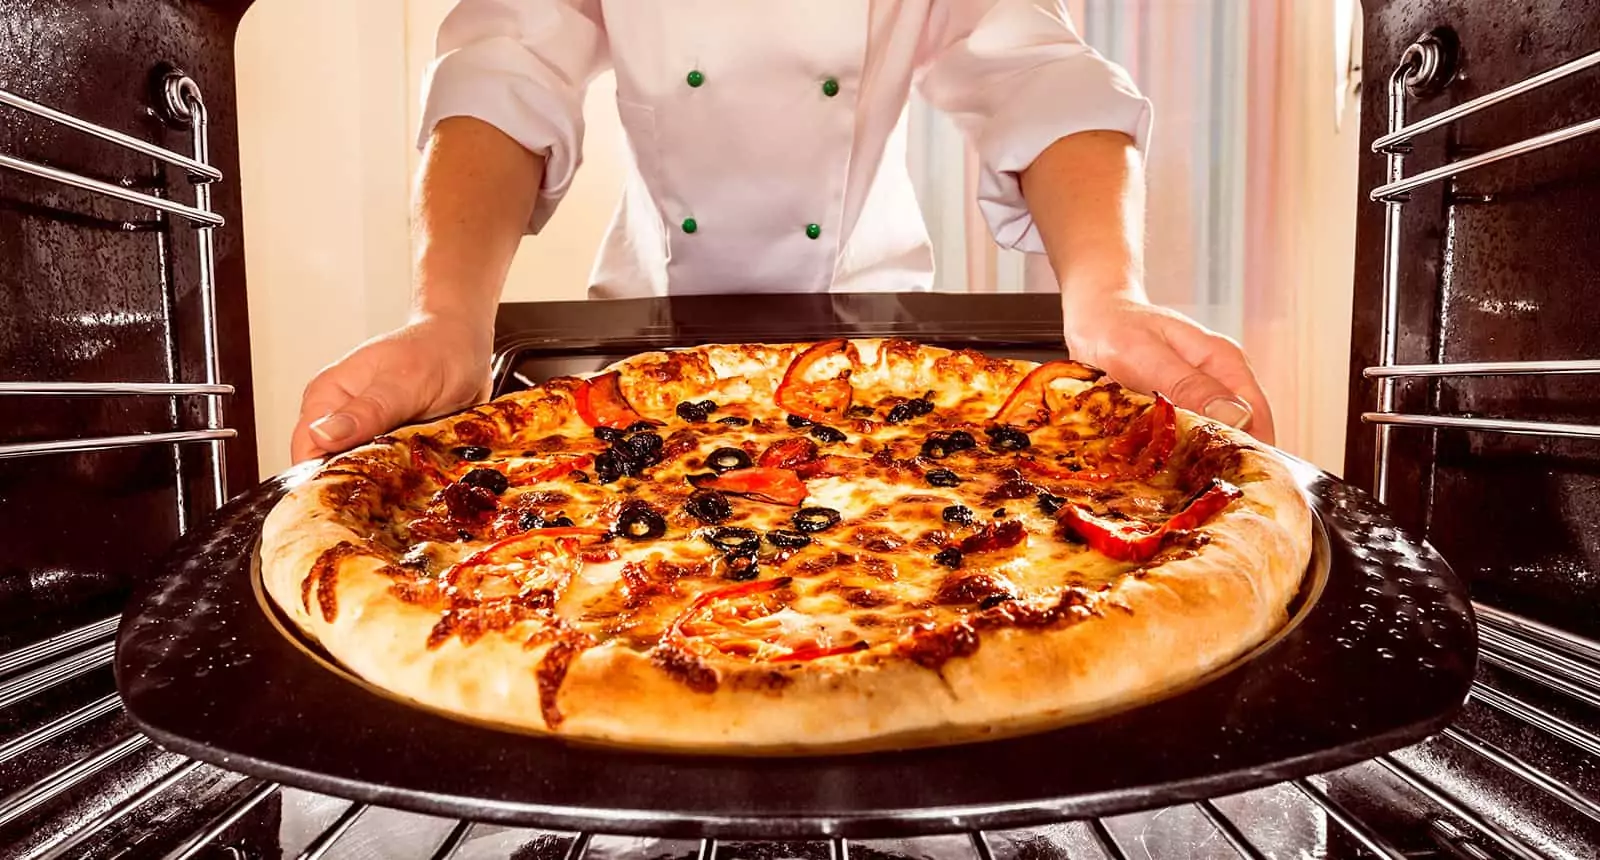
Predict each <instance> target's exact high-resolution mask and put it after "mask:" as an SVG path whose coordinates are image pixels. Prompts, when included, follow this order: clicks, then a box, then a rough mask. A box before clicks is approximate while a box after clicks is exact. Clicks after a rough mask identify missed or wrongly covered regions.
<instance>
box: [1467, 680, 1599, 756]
mask: <svg viewBox="0 0 1600 860" xmlns="http://www.w3.org/2000/svg"><path fill="white" fill-rule="evenodd" d="M1472 698H1474V699H1476V700H1477V701H1479V702H1481V703H1483V704H1485V705H1488V706H1489V707H1491V708H1494V709H1495V710H1497V711H1499V712H1501V713H1503V714H1506V715H1508V716H1511V717H1515V718H1516V719H1519V720H1521V721H1523V722H1525V723H1527V724H1529V725H1531V726H1534V727H1535V728H1538V729H1542V730H1543V731H1545V732H1548V733H1549V734H1551V735H1553V736H1555V737H1557V738H1560V739H1561V740H1563V741H1566V742H1567V743H1569V744H1572V745H1573V746H1575V747H1577V748H1578V749H1581V750H1583V751H1584V752H1586V753H1588V754H1589V755H1591V756H1595V757H1597V758H1600V736H1596V735H1595V734H1594V733H1593V732H1590V731H1588V730H1586V729H1582V728H1579V727H1578V726H1575V725H1573V724H1572V723H1570V722H1568V721H1566V720H1564V719H1562V718H1561V717H1558V716H1556V715H1555V714H1552V713H1550V712H1549V711H1547V710H1545V709H1543V708H1541V707H1538V706H1537V705H1531V704H1529V703H1527V702H1525V701H1523V700H1522V699H1519V698H1517V697H1516V696H1513V695H1511V694H1510V693H1504V692H1501V691H1500V690H1496V689H1495V688H1493V687H1490V686H1488V685H1487V684H1484V683H1482V682H1478V683H1475V684H1473V685H1472Z"/></svg>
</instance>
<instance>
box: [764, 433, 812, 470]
mask: <svg viewBox="0 0 1600 860" xmlns="http://www.w3.org/2000/svg"><path fill="white" fill-rule="evenodd" d="M815 459H817V443H815V442H813V441H811V440H810V439H807V438H805V437H804V436H791V437H789V438H788V439H779V440H778V441H776V442H774V443H772V444H771V445H769V446H768V447H767V450H765V451H762V452H761V456H760V457H759V458H757V460H756V462H757V463H758V464H759V465H761V466H762V467H765V468H771V469H793V468H794V467H796V466H799V465H800V464H802V463H809V462H811V461H812V460H815Z"/></svg>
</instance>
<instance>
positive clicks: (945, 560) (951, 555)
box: [933, 546, 961, 570]
mask: <svg viewBox="0 0 1600 860" xmlns="http://www.w3.org/2000/svg"><path fill="white" fill-rule="evenodd" d="M933 560H934V562H935V563H937V564H942V565H944V566H945V567H948V568H950V569H951V570H955V569H957V568H959V567H961V550H959V549H956V548H955V547H953V546H947V547H945V548H944V549H941V550H939V551H938V552H936V553H934V554H933Z"/></svg>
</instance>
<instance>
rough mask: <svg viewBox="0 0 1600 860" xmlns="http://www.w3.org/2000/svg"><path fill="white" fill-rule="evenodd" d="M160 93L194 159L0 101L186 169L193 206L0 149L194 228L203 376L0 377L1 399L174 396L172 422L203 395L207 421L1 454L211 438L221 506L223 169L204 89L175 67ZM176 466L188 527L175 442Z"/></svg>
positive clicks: (5, 164) (49, 173)
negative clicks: (180, 402)
mask: <svg viewBox="0 0 1600 860" xmlns="http://www.w3.org/2000/svg"><path fill="white" fill-rule="evenodd" d="M162 94H163V96H164V98H165V103H164V104H161V105H158V108H159V109H161V110H162V111H163V113H164V114H165V115H166V116H167V117H168V118H170V119H172V120H174V121H177V122H180V123H182V124H184V125H187V126H189V128H190V130H191V132H192V140H193V146H194V155H193V156H192V157H191V156H188V155H183V154H181V153H177V152H173V151H172V150H169V149H165V148H163V147H160V146H156V145H155V144H153V143H150V142H148V141H144V140H140V139H139V138H136V137H133V136H131V135H127V134H124V133H122V132H120V131H116V130H114V129H110V128H106V127H104V126H101V125H96V124H94V123H91V122H87V121H85V120H83V119H80V118H78V117H75V116H72V115H71V114H67V113H63V112H61V111H58V110H55V109H54V108H51V107H48V106H46V105H42V104H39V103H37V102H34V101H30V100H29V99H25V98H23V97H21V96H19V95H16V94H15V93H11V92H8V91H6V90H3V89H0V106H3V107H4V108H7V109H15V110H20V111H23V112H24V113H28V114H32V115H34V116H36V117H40V118H42V119H44V120H46V121H48V122H51V123H55V124H57V125H60V126H63V127H65V128H69V129H72V130H73V131H77V132H81V133H83V134H87V135H90V136H92V137H95V138H99V139H100V140H103V141H106V142H107V143H109V144H111V145H113V146H117V147H120V148H122V149H126V150H131V151H133V152H136V153H138V154H140V155H145V156H149V157H150V158H152V159H155V160H156V161H160V162H164V163H166V164H170V165H173V166H174V167H178V168H180V169H182V170H183V171H184V172H185V174H187V175H188V177H189V179H190V181H191V182H192V183H193V184H194V189H195V202H194V205H193V206H188V205H185V204H183V203H179V202H177V201H175V200H171V199H168V198H166V197H158V196H156V195H153V194H147V193H145V192H143V191H137V190H134V189H133V188H129V187H124V186H123V185H116V184H112V183H110V182H105V181H103V180H99V179H94V178H91V177H88V176H83V175H81V174H78V173H74V172H72V171H68V170H63V169H61V168H58V167H54V166H51V165H48V164H40V163H38V162H34V161H28V160H25V159H22V158H17V157H15V156H11V155H7V154H5V153H0V169H5V170H10V171H16V172H19V173H25V174H28V175H30V176H34V177H37V178H40V179H43V180H46V181H48V182H54V183H59V184H61V185H66V186H69V187H72V188H76V189H79V190H81V191H87V192H89V193H91V194H96V195H102V196H105V197H109V198H112V199H115V200H119V201H122V202H124V203H129V204H133V205H135V206H142V207H148V208H150V209H154V210H156V211H157V212H158V213H161V217H163V218H164V217H168V216H170V217H173V218H177V219H179V220H181V221H183V222H186V223H188V224H191V225H193V226H194V227H195V228H196V230H197V234H198V235H197V240H198V241H197V245H198V247H199V255H200V259H199V295H200V313H201V324H202V327H203V343H202V346H203V349H204V359H205V362H204V372H205V379H204V380H203V381H201V382H198V383H191V382H180V381H179V380H177V379H176V378H173V379H168V380H167V381H165V382H129V381H107V382H8V381H0V398H5V397H23V396H46V397H64V396H70V397H168V398H173V399H174V401H173V406H172V408H171V409H170V410H169V413H168V414H169V416H171V417H172V418H173V419H174V421H175V420H176V418H177V414H178V413H177V404H176V398H179V397H202V398H204V399H205V408H206V426H205V428H204V429H200V430H174V431H168V432H155V433H140V434H129V435H120V436H98V437H90V438H80V439H59V440H50V441H41V442H12V443H5V444H0V459H5V458H12V457H30V456H37V455H42V454H53V453H64V452H75V451H98V450H106V449H110V448H126V447H133V446H138V445H164V444H172V445H174V446H176V444H178V443H189V442H205V443H207V454H208V457H207V471H208V473H209V478H210V481H209V483H210V486H211V494H212V498H211V500H210V503H211V504H210V507H217V506H220V505H221V504H222V503H223V502H224V501H226V500H227V497H228V492H227V470H226V464H225V459H224V449H223V443H224V441H225V440H227V439H231V438H233V437H234V436H236V435H238V434H237V431H235V430H233V429H230V428H228V427H226V426H224V422H223V398H224V397H226V396H227V395H230V394H232V393H233V392H234V388H233V386H232V385H227V384H224V383H221V382H220V381H219V377H220V375H221V373H220V351H219V350H218V348H217V291H216V274H215V273H216V252H215V248H214V245H213V243H212V230H213V229H214V228H217V227H220V226H222V225H223V218H222V216H221V215H218V214H217V213H215V212H213V211H212V208H211V187H210V186H211V183H214V182H217V181H219V180H221V179H222V172H221V171H220V170H218V169H217V168H215V167H213V166H212V165H211V164H209V163H208V162H209V161H210V149H209V140H208V128H209V125H208V117H207V114H206V107H205V101H204V99H203V98H202V97H201V93H200V87H199V86H198V85H197V84H196V83H195V82H194V80H193V79H192V78H189V77H188V76H186V75H183V74H182V73H180V72H171V73H169V74H168V75H167V77H166V78H165V81H164V87H163V93H162ZM166 310H167V319H166V321H165V322H166V331H167V332H168V333H169V336H170V333H171V332H172V331H173V330H174V328H175V325H176V321H175V319H174V318H173V308H171V307H168V308H167V309H166ZM169 372H170V373H172V374H174V375H176V372H177V371H176V368H172V367H169ZM173 468H174V473H175V475H176V478H177V480H176V485H177V490H178V523H179V528H180V529H186V528H187V525H188V523H187V517H188V515H189V511H188V504H187V502H186V501H185V499H184V497H183V493H184V486H185V483H186V482H185V481H184V480H183V476H182V460H181V458H180V456H179V453H178V451H177V449H176V447H174V450H173Z"/></svg>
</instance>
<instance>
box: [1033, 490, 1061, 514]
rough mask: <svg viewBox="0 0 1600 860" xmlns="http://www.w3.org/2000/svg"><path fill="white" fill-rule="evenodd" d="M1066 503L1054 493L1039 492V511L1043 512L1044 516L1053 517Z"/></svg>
mask: <svg viewBox="0 0 1600 860" xmlns="http://www.w3.org/2000/svg"><path fill="white" fill-rule="evenodd" d="M1066 503H1067V500H1066V499H1063V498H1061V497H1060V496H1058V495H1055V494H1054V493H1047V492H1045V491H1043V490H1040V491H1039V510H1041V511H1044V513H1045V515H1046V516H1051V517H1053V516H1055V515H1056V513H1057V512H1058V511H1060V510H1061V508H1062V507H1063V506H1065V505H1066Z"/></svg>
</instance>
